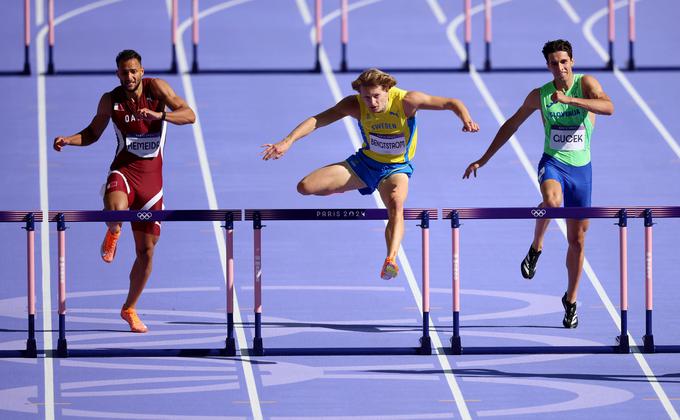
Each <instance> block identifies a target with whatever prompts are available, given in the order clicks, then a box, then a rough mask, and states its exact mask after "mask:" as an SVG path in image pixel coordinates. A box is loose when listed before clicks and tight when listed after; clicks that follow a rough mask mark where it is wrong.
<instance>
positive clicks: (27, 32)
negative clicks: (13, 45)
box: [23, 0, 31, 75]
mask: <svg viewBox="0 0 680 420" xmlns="http://www.w3.org/2000/svg"><path fill="white" fill-rule="evenodd" d="M30 50H31V2H30V0H24V71H23V74H25V75H29V74H31V59H30V54H31V51H30Z"/></svg>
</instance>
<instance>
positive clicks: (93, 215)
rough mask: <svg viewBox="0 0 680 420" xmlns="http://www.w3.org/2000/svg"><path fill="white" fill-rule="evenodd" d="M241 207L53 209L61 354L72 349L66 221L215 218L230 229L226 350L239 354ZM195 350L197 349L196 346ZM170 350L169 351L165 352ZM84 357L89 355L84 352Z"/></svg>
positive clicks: (191, 219) (186, 351) (149, 220)
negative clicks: (237, 226) (237, 239)
mask: <svg viewBox="0 0 680 420" xmlns="http://www.w3.org/2000/svg"><path fill="white" fill-rule="evenodd" d="M242 219H243V214H242V212H241V210H235V209H221V210H153V211H152V210H120V211H118V210H116V211H107V210H103V211H90V210H63V211H50V212H49V219H48V220H49V221H50V222H56V223H57V232H58V267H59V288H58V290H59V292H58V299H59V339H58V341H57V352H56V353H57V356H59V357H68V356H69V354H71V355H72V352H70V351H69V349H68V343H67V339H66V223H67V222H160V221H176V222H194V221H213V222H219V221H221V222H224V223H225V224H224V226H223V227H224V228H225V230H226V234H225V235H226V237H225V240H226V251H227V255H226V260H227V261H226V267H227V270H226V286H227V287H226V290H227V292H226V295H227V296H226V299H227V337H226V339H225V347H224V349H223V350H222V353H224V354H225V355H228V356H234V355H236V342H235V339H234V303H233V302H234V237H233V234H234V221H241V220H242ZM192 350H193V349H192ZM165 353H167V352H165ZM204 353H205V352H204V351H201V350H197V351H196V352H191V351H189V350H180V355H194V354H197V355H200V354H204ZM82 355H83V356H87V355H88V354H85V353H83V354H82Z"/></svg>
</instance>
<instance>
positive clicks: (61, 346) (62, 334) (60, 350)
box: [57, 213, 68, 357]
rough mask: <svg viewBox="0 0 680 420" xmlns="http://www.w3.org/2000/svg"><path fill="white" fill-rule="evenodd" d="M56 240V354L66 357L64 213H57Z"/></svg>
mask: <svg viewBox="0 0 680 420" xmlns="http://www.w3.org/2000/svg"><path fill="white" fill-rule="evenodd" d="M57 242H58V249H59V252H58V259H59V261H58V264H57V267H59V277H58V278H59V292H58V296H59V340H58V341H57V356H59V357H68V345H67V343H66V223H65V222H64V214H63V213H59V214H58V215H57Z"/></svg>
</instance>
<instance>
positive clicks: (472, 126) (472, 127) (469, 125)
mask: <svg viewBox="0 0 680 420" xmlns="http://www.w3.org/2000/svg"><path fill="white" fill-rule="evenodd" d="M478 131H479V125H477V123H476V122H474V121H472V120H465V121H463V132H465V133H476V132H478Z"/></svg>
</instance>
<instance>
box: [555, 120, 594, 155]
mask: <svg viewBox="0 0 680 420" xmlns="http://www.w3.org/2000/svg"><path fill="white" fill-rule="evenodd" d="M550 148H551V149H552V150H585V148H586V128H585V127H584V126H583V125H580V126H565V125H553V126H551V127H550Z"/></svg>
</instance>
